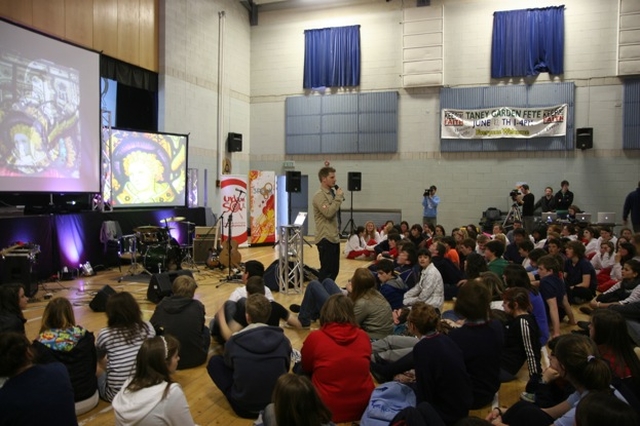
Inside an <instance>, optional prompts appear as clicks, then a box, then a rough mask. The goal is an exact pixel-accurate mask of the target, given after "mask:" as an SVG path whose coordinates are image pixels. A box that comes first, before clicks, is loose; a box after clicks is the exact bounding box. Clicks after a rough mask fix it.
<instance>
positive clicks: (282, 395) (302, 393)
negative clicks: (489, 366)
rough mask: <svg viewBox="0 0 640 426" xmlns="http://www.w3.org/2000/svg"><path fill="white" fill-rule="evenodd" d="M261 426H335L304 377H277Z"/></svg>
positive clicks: (295, 375) (290, 375) (324, 406)
mask: <svg viewBox="0 0 640 426" xmlns="http://www.w3.org/2000/svg"><path fill="white" fill-rule="evenodd" d="M262 420H263V422H264V426H301V425H305V426H334V425H335V423H333V422H332V421H331V411H329V409H328V408H327V406H326V405H325V404H324V403H323V402H322V400H321V399H320V396H319V395H318V392H317V391H316V389H315V387H314V386H313V383H311V381H310V380H309V379H308V378H307V376H304V375H298V374H292V373H287V374H283V375H282V376H280V378H279V379H278V381H277V382H276V386H275V388H274V389H273V402H272V403H271V404H269V405H267V408H265V410H264V414H263V416H262Z"/></svg>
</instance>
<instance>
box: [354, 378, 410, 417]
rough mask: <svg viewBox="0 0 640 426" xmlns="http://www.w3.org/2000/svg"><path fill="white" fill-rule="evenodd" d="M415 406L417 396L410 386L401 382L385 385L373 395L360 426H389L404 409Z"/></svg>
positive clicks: (380, 386) (379, 387)
mask: <svg viewBox="0 0 640 426" xmlns="http://www.w3.org/2000/svg"><path fill="white" fill-rule="evenodd" d="M415 406H416V395H415V393H414V392H413V389H411V388H410V387H409V386H407V385H403V384H402V383H399V382H386V383H383V384H381V385H379V386H378V387H377V388H375V389H374V390H373V392H372V393H371V398H369V404H367V408H366V409H365V410H364V413H363V414H362V419H361V420H360V426H383V425H384V426H387V425H389V422H391V420H393V418H394V417H395V416H396V414H398V413H399V412H400V411H401V410H402V409H404V408H406V407H415Z"/></svg>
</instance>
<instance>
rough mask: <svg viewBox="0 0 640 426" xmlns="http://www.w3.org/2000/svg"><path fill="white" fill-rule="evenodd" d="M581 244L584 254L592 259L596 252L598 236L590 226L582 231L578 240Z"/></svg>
mask: <svg viewBox="0 0 640 426" xmlns="http://www.w3.org/2000/svg"><path fill="white" fill-rule="evenodd" d="M580 240H581V241H582V243H583V244H584V252H585V255H586V256H587V257H588V258H589V259H592V258H593V256H594V255H595V254H596V253H597V252H598V248H599V246H598V235H597V234H596V230H595V229H594V228H592V227H591V226H587V227H586V228H584V229H583V230H582V236H581V238H580Z"/></svg>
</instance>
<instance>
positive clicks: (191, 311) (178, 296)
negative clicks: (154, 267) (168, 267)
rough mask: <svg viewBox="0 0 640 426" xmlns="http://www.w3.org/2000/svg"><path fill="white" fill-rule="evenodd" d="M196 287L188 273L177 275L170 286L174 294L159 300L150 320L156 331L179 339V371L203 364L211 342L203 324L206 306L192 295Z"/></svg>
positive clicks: (207, 330) (207, 329) (206, 328)
mask: <svg viewBox="0 0 640 426" xmlns="http://www.w3.org/2000/svg"><path fill="white" fill-rule="evenodd" d="M197 287H198V285H197V284H196V281H195V280H194V279H193V278H192V277H190V276H188V275H180V276H179V277H176V279H175V280H173V284H172V285H171V291H172V293H173V295H172V296H171V297H165V298H164V299H162V300H161V301H160V303H159V304H158V306H156V310H155V311H154V312H153V315H152V316H151V319H150V322H151V324H153V328H155V329H156V334H158V335H161V334H164V333H166V334H170V335H172V336H173V337H175V338H176V339H178V341H179V342H180V361H178V370H182V369H185V368H192V367H196V366H198V365H201V364H204V362H205V361H206V360H207V352H208V351H209V345H210V343H211V334H210V332H209V328H208V327H206V326H205V325H204V321H205V319H204V317H205V310H204V305H203V304H202V302H200V301H199V300H196V299H194V298H193V295H194V294H195V292H196V288H197Z"/></svg>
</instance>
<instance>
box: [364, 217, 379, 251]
mask: <svg viewBox="0 0 640 426" xmlns="http://www.w3.org/2000/svg"><path fill="white" fill-rule="evenodd" d="M364 241H365V242H366V243H367V245H374V246H375V245H376V244H378V243H379V242H380V241H382V237H380V233H379V232H378V230H377V229H376V224H375V223H373V221H371V220H369V221H367V222H366V223H365V224H364Z"/></svg>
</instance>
